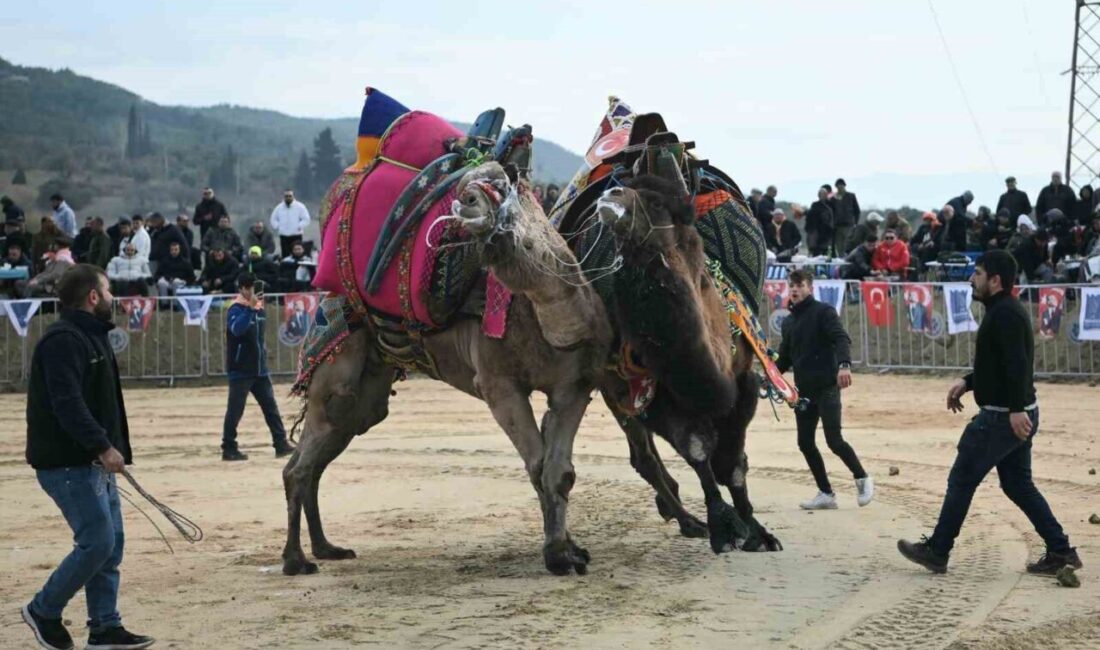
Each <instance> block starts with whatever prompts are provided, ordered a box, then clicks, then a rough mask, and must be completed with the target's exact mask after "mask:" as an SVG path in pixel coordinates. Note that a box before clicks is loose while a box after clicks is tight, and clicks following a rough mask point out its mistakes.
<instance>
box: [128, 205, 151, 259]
mask: <svg viewBox="0 0 1100 650" xmlns="http://www.w3.org/2000/svg"><path fill="white" fill-rule="evenodd" d="M130 228H131V232H130V236H129V237H128V238H127V239H126V240H125V241H124V243H125V242H129V243H131V244H133V245H134V249H135V250H136V251H137V256H138V257H141V258H143V259H145V261H149V253H150V252H152V250H153V240H152V238H151V237H149V232H148V231H147V230H145V218H144V217H142V216H141V215H140V214H135V215H134V218H133V220H132V221H131V226H130Z"/></svg>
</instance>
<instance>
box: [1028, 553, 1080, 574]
mask: <svg viewBox="0 0 1100 650" xmlns="http://www.w3.org/2000/svg"><path fill="white" fill-rule="evenodd" d="M1064 566H1071V567H1073V568H1074V569H1080V568H1081V567H1082V566H1084V565H1083V564H1082V563H1081V558H1080V557H1078V556H1077V549H1076V548H1071V549H1070V550H1068V551H1066V552H1064V553H1055V552H1054V551H1047V552H1046V553H1043V557H1041V558H1039V561H1038V562H1032V563H1031V564H1028V565H1027V572H1028V573H1035V574H1038V575H1044V576H1052V575H1054V574H1056V573H1058V570H1059V569H1061V568H1062V567H1064Z"/></svg>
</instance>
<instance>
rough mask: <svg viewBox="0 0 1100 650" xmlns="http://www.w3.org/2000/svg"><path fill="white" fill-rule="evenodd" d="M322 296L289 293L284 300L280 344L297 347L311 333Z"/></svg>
mask: <svg viewBox="0 0 1100 650" xmlns="http://www.w3.org/2000/svg"><path fill="white" fill-rule="evenodd" d="M320 298H321V296H320V294H316V293H288V294H287V295H286V298H285V299H284V300H283V322H282V324H281V325H280V326H279V342H280V343H282V344H283V345H288V346H290V347H294V346H297V345H298V344H300V343H301V342H302V339H304V338H305V337H306V334H307V333H309V326H310V325H311V324H312V323H313V316H314V314H316V312H317V305H318V304H319V303H320Z"/></svg>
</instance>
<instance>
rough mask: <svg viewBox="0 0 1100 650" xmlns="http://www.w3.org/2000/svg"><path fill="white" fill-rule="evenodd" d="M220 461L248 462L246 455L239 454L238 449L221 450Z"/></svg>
mask: <svg viewBox="0 0 1100 650" xmlns="http://www.w3.org/2000/svg"><path fill="white" fill-rule="evenodd" d="M222 460H248V454H245V453H241V450H239V449H223V450H222Z"/></svg>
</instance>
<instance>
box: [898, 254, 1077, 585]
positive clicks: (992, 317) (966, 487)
mask: <svg viewBox="0 0 1100 650" xmlns="http://www.w3.org/2000/svg"><path fill="white" fill-rule="evenodd" d="M1016 273H1017V270H1016V261H1015V260H1014V259H1012V256H1011V255H1009V254H1008V253H1006V252H1005V251H1000V250H992V251H988V252H987V253H986V254H985V255H984V256H983V257H982V258H981V259H980V260H978V263H977V268H976V269H975V271H974V275H973V276H972V277H971V278H970V284H971V285H973V287H974V299H975V300H980V301H982V303H983V304H985V316H984V317H983V318H982V324H981V326H980V327H979V328H978V337H977V341H976V343H975V351H974V370H973V372H971V373H970V374H968V375H966V376H965V377H963V378H962V379H960V380H958V381H956V382H955V384H954V385H953V386H952V387H951V389H950V390H949V391H947V408H948V410H950V411H952V412H954V413H958V412H960V411H962V410H963V405H962V401H961V400H962V396H963V395H965V394H966V393H967V392H968V391H971V390H972V391H974V401H975V402H976V403H977V405H978V409H979V410H978V415H976V416H975V417H974V418H973V419H972V420H971V421H970V424H968V425H966V428H965V429H964V430H963V434H962V438H961V439H960V440H959V445H958V456H956V457H955V464H954V465H953V466H952V467H951V473H950V474H949V475H948V477H947V495H946V496H945V497H944V500H943V507H942V508H941V509H940V518H939V522H938V523H937V524H936V529H935V532H933V533H932V537H930V538H926V539H925V540H923V541H920V542H907V541H905V540H898V550H899V551H901V554H902V555H904V556H905V557H906V558H907V559H909V560H911V561H913V562H916V563H917V564H920V565H921V566H923V567H925V568H927V569H929V570H931V571H934V572H935V573H944V572H946V571H947V560H948V556H949V555H950V553H951V548H952V547H953V546H954V544H955V538H956V537H958V535H959V530H960V529H961V528H962V524H963V520H964V519H966V512H967V510H969V508H970V501H971V500H972V499H973V498H974V491H975V490H977V489H978V485H980V484H981V482H982V480H983V479H985V476H986V474H988V473H989V471H990V470H991V469H993V468H994V467H996V468H997V476H998V477H999V478H1000V479H1001V489H1002V490H1004V493H1005V495H1006V496H1008V498H1009V499H1012V502H1013V503H1015V504H1016V506H1017V507H1018V508H1020V510H1023V511H1024V514H1026V515H1027V518H1028V519H1029V520H1030V521H1031V524H1032V525H1033V526H1035V530H1036V532H1038V533H1039V536H1040V537H1042V538H1043V541H1044V542H1045V543H1046V553H1045V554H1044V555H1043V557H1042V558H1040V559H1039V561H1038V562H1035V563H1032V564H1029V565H1027V571H1028V573H1039V574H1046V575H1053V574H1054V573H1056V572H1057V571H1058V570H1059V569H1061V568H1062V567H1064V566H1066V565H1070V566H1073V567H1076V568H1081V558H1079V557H1078V556H1077V550H1076V549H1074V548H1073V547H1071V546H1070V545H1069V538H1068V537H1066V534H1065V532H1063V530H1062V526H1061V525H1060V524H1059V523H1058V520H1057V519H1055V517H1054V513H1052V512H1051V511H1050V506H1049V505H1048V504H1047V502H1046V499H1044V498H1043V495H1042V494H1040V493H1039V489H1038V488H1036V487H1035V483H1033V482H1032V480H1031V441H1032V438H1034V437H1035V434H1036V432H1037V431H1038V430H1039V405H1038V402H1037V401H1036V398H1035V385H1034V384H1033V382H1032V372H1033V368H1034V361H1035V340H1034V338H1033V335H1032V333H1031V318H1030V316H1029V315H1028V312H1027V310H1026V309H1025V308H1024V307H1023V306H1022V305H1021V304H1020V301H1019V300H1017V299H1016V298H1015V297H1013V296H1012V287H1013V286H1014V285H1015V283H1016Z"/></svg>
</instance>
